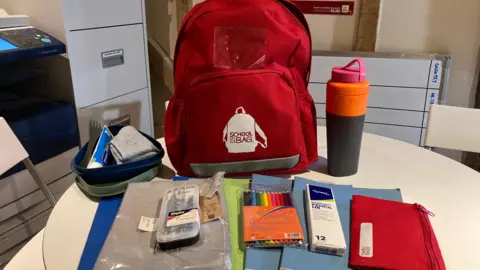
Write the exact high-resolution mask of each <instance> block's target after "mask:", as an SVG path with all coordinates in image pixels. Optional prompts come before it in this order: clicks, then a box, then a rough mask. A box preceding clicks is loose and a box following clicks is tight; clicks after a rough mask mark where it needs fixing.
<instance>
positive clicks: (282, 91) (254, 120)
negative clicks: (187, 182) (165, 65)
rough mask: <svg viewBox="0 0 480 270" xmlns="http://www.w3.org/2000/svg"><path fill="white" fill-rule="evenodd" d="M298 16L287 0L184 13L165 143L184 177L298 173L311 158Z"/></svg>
mask: <svg viewBox="0 0 480 270" xmlns="http://www.w3.org/2000/svg"><path fill="white" fill-rule="evenodd" d="M311 59H312V51H311V38H310V32H309V29H308V24H307V22H306V20H305V18H304V16H303V14H302V13H301V12H300V11H299V10H298V9H297V8H296V7H295V6H294V5H293V4H292V3H290V2H288V1H286V0H206V1H205V2H202V3H200V4H198V5H196V6H195V7H194V8H193V9H192V10H191V11H190V12H189V13H188V14H187V16H186V17H185V19H184V20H183V22H182V26H181V28H180V31H179V34H178V40H177V44H176V48H175V57H174V78H175V82H174V84H175V92H174V94H173V97H172V99H171V101H170V103H169V105H168V109H167V113H166V116H165V142H166V145H167V152H168V155H169V157H170V161H171V162H172V164H173V166H174V167H175V169H176V170H177V171H178V173H179V174H180V175H185V176H195V175H196V176H211V175H213V174H214V173H215V172H217V171H225V172H227V173H230V174H251V173H252V172H261V173H268V174H284V173H293V172H299V171H303V170H305V169H306V168H307V166H308V164H310V163H313V162H315V161H316V160H317V136H316V113H315V106H314V103H313V99H312V97H311V96H310V94H309V92H308V90H307V85H308V81H309V73H310V67H311Z"/></svg>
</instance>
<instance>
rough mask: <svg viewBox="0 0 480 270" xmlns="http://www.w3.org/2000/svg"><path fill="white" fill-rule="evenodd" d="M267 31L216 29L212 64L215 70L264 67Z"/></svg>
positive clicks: (237, 28)
mask: <svg viewBox="0 0 480 270" xmlns="http://www.w3.org/2000/svg"><path fill="white" fill-rule="evenodd" d="M266 35H267V30H266V29H264V28H254V27H216V28H215V37H214V42H215V44H214V53H213V57H214V59H213V62H214V65H215V67H216V68H226V69H245V68H261V67H264V66H265V59H266V58H265V57H266V56H265V47H266V42H267V37H266Z"/></svg>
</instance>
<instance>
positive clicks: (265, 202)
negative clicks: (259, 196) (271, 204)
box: [263, 192, 268, 206]
mask: <svg viewBox="0 0 480 270" xmlns="http://www.w3.org/2000/svg"><path fill="white" fill-rule="evenodd" d="M263 206H268V194H267V192H263Z"/></svg>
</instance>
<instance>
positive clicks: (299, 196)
mask: <svg viewBox="0 0 480 270" xmlns="http://www.w3.org/2000/svg"><path fill="white" fill-rule="evenodd" d="M307 184H310V185H315V186H320V187H327V188H331V189H332V190H333V193H334V196H335V202H336V204H337V208H338V213H339V215H340V221H341V223H342V229H343V233H344V235H345V240H346V242H347V250H349V241H350V202H351V199H352V195H353V194H360V195H365V196H370V197H375V198H380V199H387V200H394V201H402V195H401V193H400V190H399V189H366V188H353V187H351V186H339V185H330V184H324V183H319V182H315V181H311V180H308V179H304V178H300V177H295V183H294V186H293V192H292V194H293V200H294V204H295V207H296V208H297V211H298V212H299V218H300V222H301V223H302V228H303V231H304V233H305V239H307V241H308V235H306V233H307V232H308V230H306V226H305V224H306V223H305V220H306V214H305V200H304V198H305V195H304V192H305V188H306V185H307ZM348 257H349V252H346V253H345V255H344V256H343V257H338V256H331V255H325V254H320V253H314V252H310V251H308V250H307V249H305V248H295V247H285V248H284V249H283V254H282V259H281V263H280V266H281V267H282V268H287V269H310V268H312V267H315V266H321V267H323V268H325V269H329V270H340V269H341V270H344V269H349V268H348Z"/></svg>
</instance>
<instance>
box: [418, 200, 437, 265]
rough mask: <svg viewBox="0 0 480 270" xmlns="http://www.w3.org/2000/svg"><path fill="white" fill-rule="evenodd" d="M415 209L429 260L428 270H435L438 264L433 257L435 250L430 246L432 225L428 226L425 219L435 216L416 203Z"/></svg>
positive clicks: (428, 223)
mask: <svg viewBox="0 0 480 270" xmlns="http://www.w3.org/2000/svg"><path fill="white" fill-rule="evenodd" d="M415 208H416V209H417V212H418V215H419V218H420V224H421V225H422V230H423V238H424V243H425V249H426V250H427V255H428V260H429V269H431V270H436V269H437V266H438V264H437V257H436V256H435V250H434V249H433V246H432V225H431V224H430V221H429V220H428V217H427V215H429V216H432V217H434V216H435V214H433V213H432V212H430V211H428V210H427V209H426V208H425V207H423V206H422V205H420V204H417V203H416V204H415Z"/></svg>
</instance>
